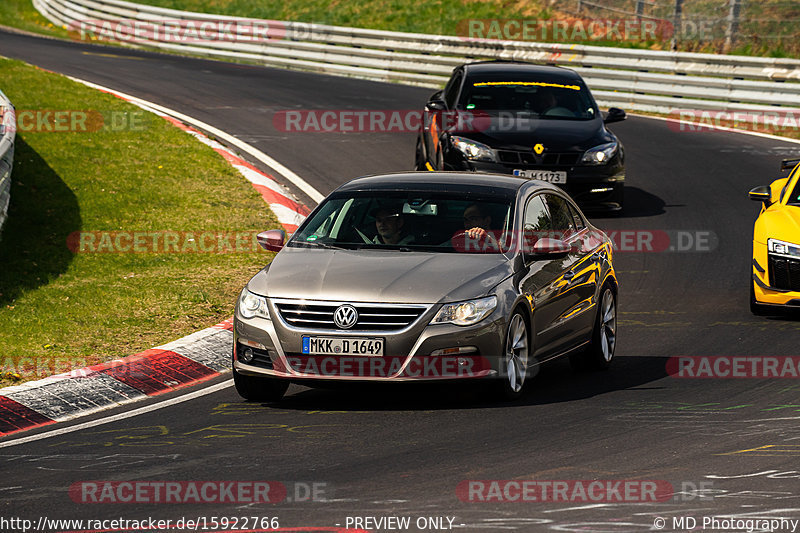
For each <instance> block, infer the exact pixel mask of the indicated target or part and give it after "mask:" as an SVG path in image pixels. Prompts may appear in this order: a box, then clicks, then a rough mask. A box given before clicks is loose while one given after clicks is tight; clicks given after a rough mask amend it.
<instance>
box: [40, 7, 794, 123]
mask: <svg viewBox="0 0 800 533" xmlns="http://www.w3.org/2000/svg"><path fill="white" fill-rule="evenodd" d="M33 3H34V6H35V7H36V8H37V9H38V10H39V11H40V12H41V13H42V14H43V15H44V16H45V17H47V18H48V19H49V20H50V21H51V22H53V23H54V24H57V25H60V26H63V27H67V28H68V29H72V30H75V31H76V32H79V31H80V30H81V29H92V30H93V32H94V33H95V34H96V35H97V36H104V37H112V38H113V37H117V38H118V39H117V40H122V41H128V42H130V41H131V40H132V39H128V37H131V38H132V37H134V33H133V32H134V31H135V30H134V28H133V27H134V25H135V24H141V25H142V27H144V25H152V26H147V27H152V28H155V29H156V31H150V32H144V34H139V35H135V37H136V39H135V41H136V43H137V44H140V45H145V46H150V47H155V48H158V49H162V50H170V51H176V52H183V53H191V54H198V55H204V56H210V57H215V58H225V59H238V60H245V61H252V62H257V63H260V64H265V65H273V66H280V67H288V68H299V69H306V70H312V71H317V72H324V73H329V74H337V75H347V76H354V77H360V78H367V79H372V80H379V81H388V82H399V83H404V84H412V85H421V86H427V87H437V88H438V87H441V86H442V84H443V83H444V82H445V81H446V80H447V79H448V77H449V74H450V72H451V71H452V69H453V68H454V67H455V66H456V65H459V64H461V63H463V62H465V61H469V60H485V59H514V60H523V61H531V62H539V63H549V64H556V65H561V66H567V67H570V68H573V69H574V70H576V71H577V72H579V73H580V74H581V76H583V78H584V79H585V80H586V82H587V84H588V85H589V86H590V88H591V89H592V92H593V93H594V96H595V98H596V99H597V101H598V102H599V103H600V104H601V105H604V106H617V107H623V108H626V109H633V110H639V111H653V112H660V113H669V112H672V111H674V110H679V109H691V110H715V111H717V110H726V111H742V110H745V111H746V110H752V111H774V112H785V111H786V110H787V108H796V107H800V60H797V59H785V58H760V57H744V56H727V55H717V54H698V53H688V52H663V51H652V50H636V49H628V48H611V47H599V46H585V45H563V44H550V43H537V42H521V41H499V40H489V39H469V38H466V37H458V36H446V35H422V34H413V33H400V32H390V31H382V30H369V29H359V28H345V27H338V26H326V25H320V24H305V23H299V22H281V21H254V20H252V19H245V18H241V17H230V16H222V15H211V14H205V13H193V12H187V11H177V10H173V9H166V8H160V7H154V6H146V5H141V4H135V3H132V2H126V1H124V0H33ZM102 21H106V22H108V23H109V27H113V28H114V30H109V29H108V28H106V29H103V27H102V25H101V24H100V23H101V22H102ZM120 21H127V22H126V23H125V24H119V22H120ZM254 22H260V23H263V24H264V25H265V26H269V28H270V32H269V33H268V34H267V35H270V36H271V38H270V39H261V40H253V39H250V38H249V37H252V36H251V35H249V32H251V30H252V28H251V27H248V25H252V23H254ZM203 23H206V24H210V23H217V24H218V25H219V24H222V25H224V24H228V25H230V30H229V33H228V34H227V36H228V37H229V38H226V39H219V38H212V39H202V38H196V39H192V40H191V42H186V41H181V40H178V39H175V38H174V35H175V34H174V33H173V34H172V37H170V34H169V29H170V28H173V29H174V28H175V26H176V24H185V25H190V26H191V25H197V26H199V25H201V24H203ZM93 25H94V27H93ZM128 27H130V28H131V29H130V32H128V33H125V30H126V28H128ZM120 28H121V29H120ZM120 32H122V33H120ZM120 37H121V38H120Z"/></svg>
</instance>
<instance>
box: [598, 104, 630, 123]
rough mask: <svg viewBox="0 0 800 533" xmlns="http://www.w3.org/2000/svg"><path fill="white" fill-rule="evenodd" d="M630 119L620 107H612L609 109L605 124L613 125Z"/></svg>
mask: <svg viewBox="0 0 800 533" xmlns="http://www.w3.org/2000/svg"><path fill="white" fill-rule="evenodd" d="M626 118H628V115H626V114H625V111H623V110H622V109H620V108H618V107H610V108H609V109H608V114H607V115H606V118H605V120H603V122H604V123H605V124H611V123H612V122H621V121H623V120H625V119H626Z"/></svg>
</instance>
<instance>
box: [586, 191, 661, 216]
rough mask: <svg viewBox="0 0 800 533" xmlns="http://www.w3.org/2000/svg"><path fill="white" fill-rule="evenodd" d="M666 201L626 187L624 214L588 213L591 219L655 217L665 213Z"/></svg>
mask: <svg viewBox="0 0 800 533" xmlns="http://www.w3.org/2000/svg"><path fill="white" fill-rule="evenodd" d="M665 207H666V203H665V202H664V200H662V199H661V198H659V197H658V196H656V195H655V194H651V193H649V192H647V191H645V190H644V189H640V188H638V187H630V186H628V185H626V186H625V207H624V208H623V210H622V212H603V211H597V212H593V211H588V210H587V211H586V215H587V216H589V217H590V218H633V217H653V216H656V215H661V214H663V213H665V210H664V208H665Z"/></svg>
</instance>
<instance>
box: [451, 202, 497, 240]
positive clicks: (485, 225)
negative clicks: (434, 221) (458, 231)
mask: <svg viewBox="0 0 800 533" xmlns="http://www.w3.org/2000/svg"><path fill="white" fill-rule="evenodd" d="M491 227H492V215H491V214H490V213H489V211H488V210H487V209H486V207H485V206H484V205H482V204H477V203H476V204H470V205H468V206H467V208H466V209H464V235H466V237H467V239H468V240H467V241H466V242H465V243H464V246H465V247H466V248H467V249H469V248H471V247H473V246H478V247H479V248H480V249H481V250H483V251H496V250H499V249H500V244H499V243H498V242H497V239H496V238H495V236H494V235H492V233H490V230H489V228H491ZM451 242H452V241H451Z"/></svg>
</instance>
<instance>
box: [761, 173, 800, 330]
mask: <svg viewBox="0 0 800 533" xmlns="http://www.w3.org/2000/svg"><path fill="white" fill-rule="evenodd" d="M789 169H792V171H791V172H790V173H789V175H788V176H787V177H785V178H781V179H778V180H775V181H773V182H772V184H771V185H762V186H760V187H756V188H755V189H753V190H751V191H750V199H751V200H758V201H759V202H763V203H764V205H763V206H762V207H761V213H759V215H758V218H757V219H756V224H755V228H753V279H752V281H751V282H750V310H751V311H752V312H753V314H755V315H767V314H775V313H777V312H780V311H781V310H784V309H794V310H800V159H785V160H784V161H783V163H782V164H781V170H789Z"/></svg>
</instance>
